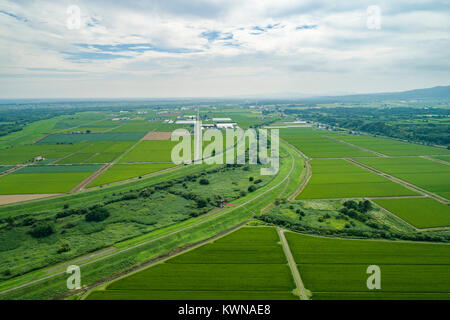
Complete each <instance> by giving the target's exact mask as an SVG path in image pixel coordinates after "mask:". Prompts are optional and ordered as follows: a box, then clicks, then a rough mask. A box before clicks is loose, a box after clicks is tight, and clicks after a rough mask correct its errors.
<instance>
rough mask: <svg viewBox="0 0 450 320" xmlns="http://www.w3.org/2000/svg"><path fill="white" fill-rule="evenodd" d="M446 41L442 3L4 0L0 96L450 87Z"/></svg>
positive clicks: (449, 33)
mask: <svg viewBox="0 0 450 320" xmlns="http://www.w3.org/2000/svg"><path fill="white" fill-rule="evenodd" d="M449 37H450V1H448V0H446V1H423V0H395V1H392V0H390V1H377V0H372V1H365V0H346V1H325V0H297V1H294V0H277V1H267V0H224V1H219V0H209V1H204V0H184V1H182V0H159V1H153V0H147V1H143V0H140V1H124V0H116V1H106V0H90V1H84V0H71V1H66V0H62V1H37V0H36V1H33V0H26V1H23V0H15V1H8V0H2V1H1V2H0V99H2V98H3V99H11V98H162V97H241V96H279V97H281V96H283V97H284V96H301V95H334V94H347V93H369V92H388V91H402V90H409V89H416V88H426V87H433V86H437V85H449V84H450V59H449V53H450V41H449V40H450V39H449Z"/></svg>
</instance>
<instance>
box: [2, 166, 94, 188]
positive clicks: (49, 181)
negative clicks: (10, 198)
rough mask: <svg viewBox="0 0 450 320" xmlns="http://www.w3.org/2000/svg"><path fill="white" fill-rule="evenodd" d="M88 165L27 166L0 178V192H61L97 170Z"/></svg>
mask: <svg viewBox="0 0 450 320" xmlns="http://www.w3.org/2000/svg"><path fill="white" fill-rule="evenodd" d="M99 168H100V166H98V165H88V166H71V165H65V166H28V167H25V168H23V169H20V170H18V171H16V172H14V173H11V174H9V175H6V176H3V177H1V178H0V194H34V193H63V192H68V191H70V190H72V188H74V187H75V186H76V185H77V184H79V183H80V182H81V181H83V180H84V179H86V178H87V177H89V176H90V175H91V174H92V173H93V172H95V171H96V170H98V169H99Z"/></svg>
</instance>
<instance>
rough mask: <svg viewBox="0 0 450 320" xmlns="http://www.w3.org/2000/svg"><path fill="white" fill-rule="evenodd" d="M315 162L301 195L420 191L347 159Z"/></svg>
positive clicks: (325, 197)
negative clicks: (410, 188)
mask: <svg viewBox="0 0 450 320" xmlns="http://www.w3.org/2000/svg"><path fill="white" fill-rule="evenodd" d="M311 165H312V172H313V175H312V177H311V179H310V180H309V182H308V185H307V186H306V188H305V189H304V190H303V192H302V193H300V194H299V195H298V197H297V199H320V198H322V199H328V198H351V197H370V196H372V197H374V196H404V195H417V193H415V192H414V191H412V190H409V189H407V188H405V187H403V186H402V185H400V184H397V183H394V182H392V181H390V180H388V179H386V178H383V177H381V176H379V175H377V174H375V173H373V172H370V171H368V170H365V169H363V168H361V167H358V166H357V165H355V164H352V163H350V162H348V161H346V160H341V159H336V160H335V159H320V160H312V161H311Z"/></svg>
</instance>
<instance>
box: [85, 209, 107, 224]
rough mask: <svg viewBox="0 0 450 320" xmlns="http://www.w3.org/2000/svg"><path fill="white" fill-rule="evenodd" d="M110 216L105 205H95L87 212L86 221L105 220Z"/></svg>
mask: <svg viewBox="0 0 450 320" xmlns="http://www.w3.org/2000/svg"><path fill="white" fill-rule="evenodd" d="M108 217H109V211H108V210H107V209H106V208H103V207H94V208H92V209H91V210H90V211H89V212H88V213H87V214H86V217H85V219H86V221H95V222H99V221H103V220H105V219H106V218H108Z"/></svg>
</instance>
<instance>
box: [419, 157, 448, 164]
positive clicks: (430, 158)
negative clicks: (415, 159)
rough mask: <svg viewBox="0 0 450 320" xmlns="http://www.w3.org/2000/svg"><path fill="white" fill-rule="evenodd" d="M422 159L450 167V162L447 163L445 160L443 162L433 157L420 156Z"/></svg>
mask: <svg viewBox="0 0 450 320" xmlns="http://www.w3.org/2000/svg"><path fill="white" fill-rule="evenodd" d="M420 157H421V158H424V159H427V160H431V161H435V162H439V163H442V164H445V165H447V166H450V162H447V161H444V160H441V159H435V158H432V157H429V156H420Z"/></svg>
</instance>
